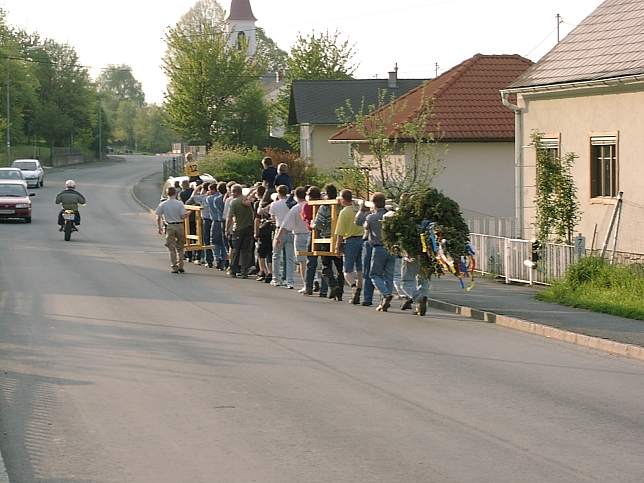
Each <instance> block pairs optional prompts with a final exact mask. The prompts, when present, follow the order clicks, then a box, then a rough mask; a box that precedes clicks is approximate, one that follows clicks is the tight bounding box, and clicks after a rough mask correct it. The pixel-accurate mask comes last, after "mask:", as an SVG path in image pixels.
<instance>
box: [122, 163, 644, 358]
mask: <svg viewBox="0 0 644 483" xmlns="http://www.w3.org/2000/svg"><path fill="white" fill-rule="evenodd" d="M162 182H163V179H162V174H161V173H159V174H158V175H150V176H148V177H146V178H144V179H142V180H141V181H140V182H139V183H138V184H137V185H135V186H134V190H133V192H134V196H135V198H137V199H138V200H139V202H140V203H141V204H142V205H143V206H145V207H147V208H148V209H150V210H152V211H153V210H154V209H155V208H156V206H157V205H158V204H159V198H160V196H161V188H160V187H161V183H162ZM474 281H475V284H474V287H473V288H472V290H470V291H469V292H468V291H467V290H465V289H463V288H461V284H460V283H459V280H458V279H457V278H456V277H454V276H452V275H447V276H444V277H441V278H434V279H432V282H431V285H432V288H431V291H430V301H429V306H430V307H432V308H435V309H439V310H445V311H448V312H452V313H457V314H460V315H463V316H466V317H471V318H473V319H477V320H481V321H485V322H489V323H495V324H497V325H502V326H504V327H510V328H513V329H517V330H522V331H526V332H531V333H534V334H538V335H542V336H545V337H551V338H555V339H558V340H562V341H566V342H571V343H574V344H579V345H583V346H586V347H592V348H595V349H599V350H603V351H606V352H611V353H615V354H620V355H623V356H626V357H632V358H636V359H640V360H644V321H638V320H631V319H625V318H622V317H615V316H612V315H605V314H598V313H595V312H589V311H587V310H581V309H574V308H571V307H564V306H560V305H555V304H549V303H546V302H539V301H536V300H534V298H533V297H534V296H535V294H536V293H537V291H538V290H539V288H537V287H529V286H521V285H507V284H505V283H503V282H502V281H498V280H495V279H491V278H484V277H475V279H474Z"/></svg>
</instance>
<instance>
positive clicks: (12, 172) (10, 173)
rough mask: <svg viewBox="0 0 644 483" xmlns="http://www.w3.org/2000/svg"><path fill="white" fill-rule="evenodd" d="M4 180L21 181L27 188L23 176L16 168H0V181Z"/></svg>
mask: <svg viewBox="0 0 644 483" xmlns="http://www.w3.org/2000/svg"><path fill="white" fill-rule="evenodd" d="M4 180H13V181H21V182H22V184H24V185H25V188H26V187H27V180H26V179H25V175H24V174H23V173H22V171H20V170H19V169H18V168H0V181H4Z"/></svg>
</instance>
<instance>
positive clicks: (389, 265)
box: [371, 246, 396, 297]
mask: <svg viewBox="0 0 644 483" xmlns="http://www.w3.org/2000/svg"><path fill="white" fill-rule="evenodd" d="M395 264H396V257H395V256H394V255H392V254H391V253H389V252H388V251H387V249H386V248H385V247H383V246H375V247H373V253H372V254H371V280H372V281H373V284H374V285H375V287H376V288H377V289H378V292H380V294H381V295H382V296H383V297H387V296H388V295H391V293H392V292H393V290H394V266H395Z"/></svg>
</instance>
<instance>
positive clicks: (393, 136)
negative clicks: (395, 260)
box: [336, 83, 444, 200]
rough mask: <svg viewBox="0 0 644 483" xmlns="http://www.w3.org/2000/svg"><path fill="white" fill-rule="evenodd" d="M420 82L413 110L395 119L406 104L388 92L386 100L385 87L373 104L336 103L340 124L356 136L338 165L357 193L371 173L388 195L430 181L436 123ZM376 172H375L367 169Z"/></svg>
mask: <svg viewBox="0 0 644 483" xmlns="http://www.w3.org/2000/svg"><path fill="white" fill-rule="evenodd" d="M425 88H426V83H425V84H423V85H422V86H421V87H420V88H419V89H420V92H419V94H420V96H419V101H418V105H417V106H414V114H413V116H407V117H406V118H404V119H403V120H402V122H401V121H397V119H398V118H399V117H400V116H399V115H400V114H401V113H403V112H405V111H406V110H407V105H408V104H407V101H404V102H399V101H396V100H395V99H394V97H393V96H392V97H391V98H390V99H389V102H388V103H386V100H385V91H384V90H381V91H380V92H379V94H378V104H377V105H369V106H367V107H366V111H367V112H366V113H365V112H364V111H365V106H364V103H363V104H362V105H361V106H360V108H359V109H354V108H353V107H352V106H351V103H350V102H348V101H347V108H346V109H344V108H340V109H338V110H337V111H336V112H337V115H338V119H339V121H340V123H341V125H342V127H343V128H344V129H346V130H347V131H348V132H351V133H352V134H353V135H354V136H355V137H356V139H359V140H360V142H359V143H357V144H356V146H355V149H354V159H353V163H352V164H347V165H346V166H344V169H343V172H344V176H345V179H346V178H347V177H348V180H349V181H350V182H351V184H352V187H353V188H354V189H356V190H357V191H358V192H360V193H361V194H362V195H363V196H365V195H366V192H368V191H369V184H370V182H371V178H372V177H375V179H376V180H377V182H378V183H379V184H380V188H379V189H380V190H382V191H383V193H385V195H387V196H388V197H390V198H392V199H395V200H397V199H399V198H400V196H401V195H402V194H403V193H408V194H409V193H412V194H413V193H416V192H422V191H425V190H427V189H428V188H429V187H431V183H432V181H433V180H434V178H435V177H436V176H437V175H438V174H440V173H441V171H443V169H444V166H443V164H442V157H441V156H439V155H438V154H437V152H436V141H435V137H434V136H435V135H434V133H435V132H438V131H439V129H440V126H438V125H437V123H436V122H434V121H433V119H434V113H433V105H434V102H433V99H432V98H430V97H429V96H427V95H426V94H425ZM374 172H375V173H376V174H375V175H374V174H373V173H374Z"/></svg>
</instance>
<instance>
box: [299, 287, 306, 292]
mask: <svg viewBox="0 0 644 483" xmlns="http://www.w3.org/2000/svg"><path fill="white" fill-rule="evenodd" d="M304 292H306V287H302V288H301V289H299V290H298V291H297V293H304Z"/></svg>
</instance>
